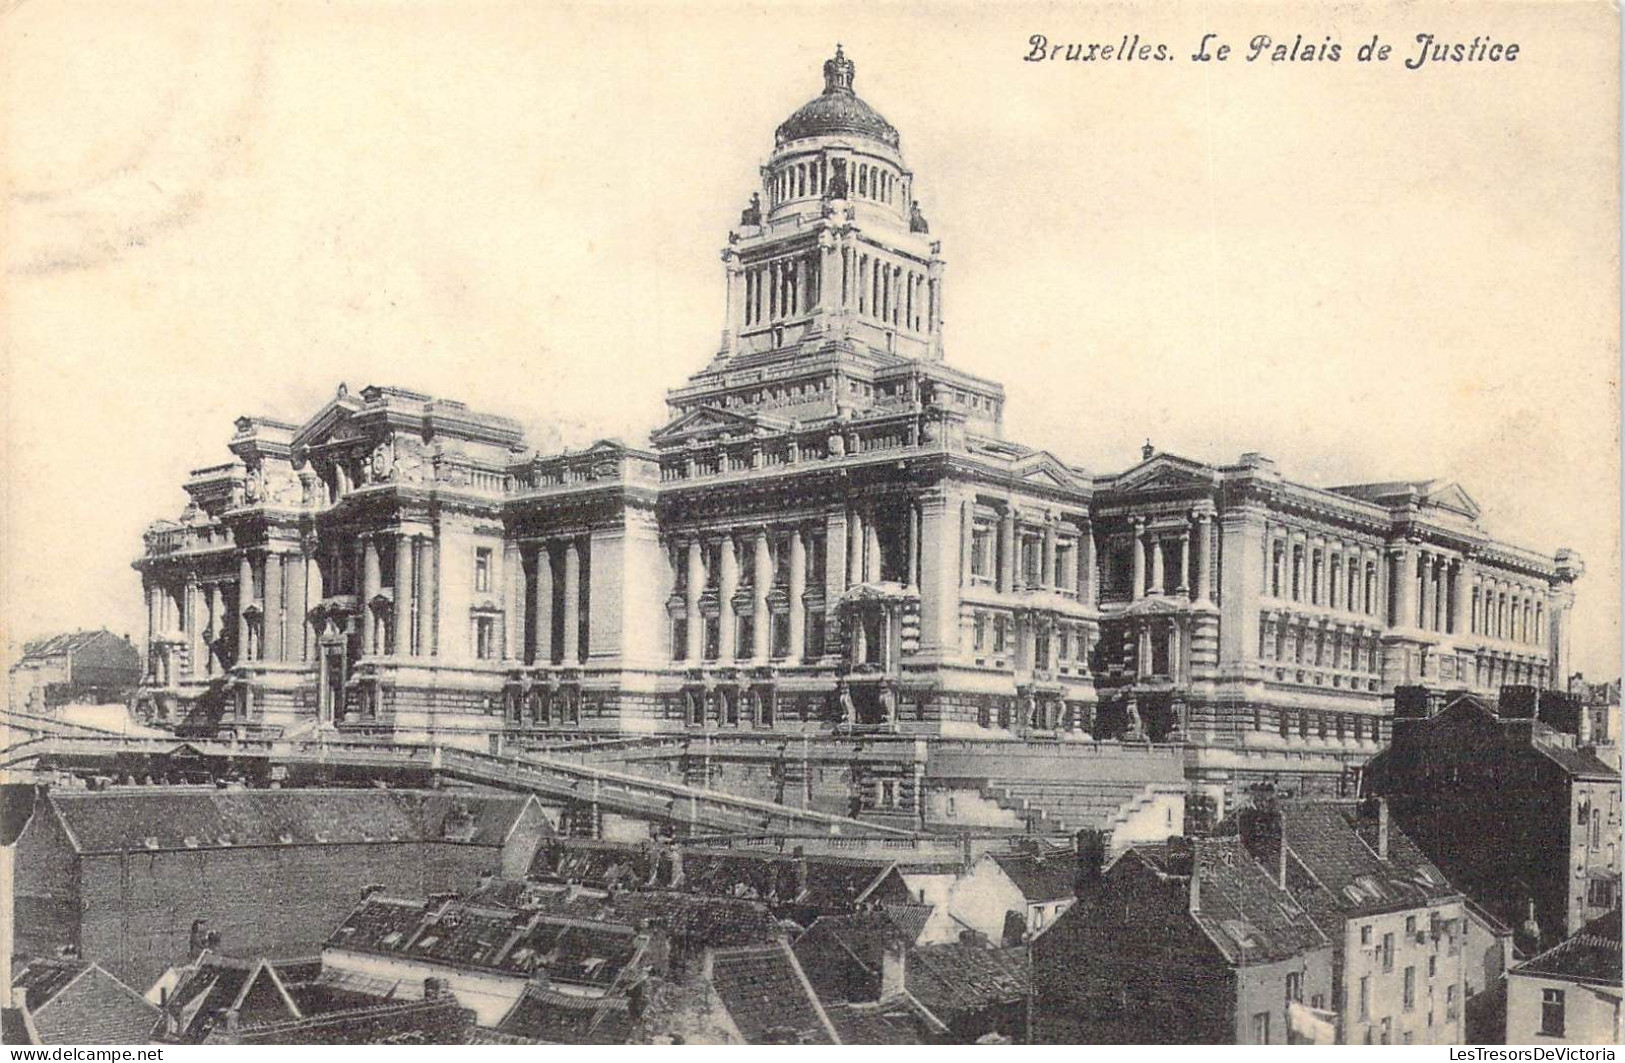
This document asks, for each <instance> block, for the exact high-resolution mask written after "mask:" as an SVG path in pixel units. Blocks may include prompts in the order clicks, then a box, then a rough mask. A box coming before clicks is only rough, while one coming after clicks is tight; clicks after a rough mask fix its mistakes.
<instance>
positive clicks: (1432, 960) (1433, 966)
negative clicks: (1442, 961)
mask: <svg viewBox="0 0 1625 1063" xmlns="http://www.w3.org/2000/svg"><path fill="white" fill-rule="evenodd" d="M1438 973H1439V957H1437V956H1429V957H1428V977H1429V978H1432V977H1434V976H1435V975H1437V974H1438Z"/></svg>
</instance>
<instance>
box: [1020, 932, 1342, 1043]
mask: <svg viewBox="0 0 1625 1063" xmlns="http://www.w3.org/2000/svg"><path fill="white" fill-rule="evenodd" d="M1040 940H1042V939H1040ZM1293 974H1296V975H1298V976H1299V978H1300V979H1301V985H1302V994H1303V1001H1304V1002H1305V1003H1312V1002H1313V1000H1314V999H1315V998H1316V997H1317V996H1318V997H1320V998H1321V999H1322V1000H1330V999H1331V995H1332V949H1331V946H1330V945H1327V946H1325V947H1324V948H1319V949H1313V950H1311V951H1309V952H1306V953H1303V954H1302V955H1299V956H1292V957H1289V958H1288V959H1284V960H1277V961H1276V962H1274V963H1250V964H1247V965H1246V966H1244V967H1239V968H1237V969H1236V972H1235V985H1236V996H1235V1012H1234V1014H1233V1017H1232V1020H1231V1021H1232V1024H1233V1028H1234V1031H1235V1032H1234V1036H1233V1037H1232V1038H1230V1039H1229V1040H1230V1043H1234V1044H1239V1045H1250V1044H1271V1045H1284V1044H1288V1043H1289V1038H1288V1027H1287V1008H1286V1003H1287V995H1286V987H1287V977H1288V976H1289V975H1293ZM1259 1015H1268V1016H1269V1030H1268V1037H1267V1038H1261V1037H1258V1036H1256V1034H1255V1030H1254V1027H1255V1025H1256V1024H1255V1019H1256V1017H1257V1016H1259Z"/></svg>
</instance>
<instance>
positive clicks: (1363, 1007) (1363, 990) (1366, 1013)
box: [1360, 975, 1371, 1022]
mask: <svg viewBox="0 0 1625 1063" xmlns="http://www.w3.org/2000/svg"><path fill="white" fill-rule="evenodd" d="M1370 1018H1371V977H1370V976H1369V975H1361V976H1360V1021H1361V1022H1365V1021H1367V1020H1368V1019H1370Z"/></svg>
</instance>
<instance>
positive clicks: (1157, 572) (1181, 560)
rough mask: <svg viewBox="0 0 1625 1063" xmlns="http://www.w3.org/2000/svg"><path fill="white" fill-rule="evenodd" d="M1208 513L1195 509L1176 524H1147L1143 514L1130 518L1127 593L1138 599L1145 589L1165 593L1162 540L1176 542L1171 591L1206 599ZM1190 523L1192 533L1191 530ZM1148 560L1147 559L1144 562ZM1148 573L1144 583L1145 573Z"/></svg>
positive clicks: (1165, 552) (1208, 570) (1210, 516)
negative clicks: (1131, 538) (1131, 540)
mask: <svg viewBox="0 0 1625 1063" xmlns="http://www.w3.org/2000/svg"><path fill="white" fill-rule="evenodd" d="M1212 519H1213V518H1212V514H1209V513H1197V514H1195V515H1194V516H1193V517H1192V518H1190V519H1188V520H1187V521H1186V522H1185V523H1184V524H1182V525H1180V526H1179V527H1177V528H1175V527H1160V526H1155V527H1154V526H1149V525H1148V523H1147V521H1146V519H1145V518H1144V517H1135V518H1134V556H1133V574H1132V577H1131V578H1132V584H1131V587H1130V594H1131V596H1132V598H1133V600H1134V601H1139V600H1140V599H1141V598H1143V597H1145V596H1146V595H1147V594H1148V593H1149V594H1153V595H1161V594H1165V593H1167V590H1166V588H1167V586H1168V574H1167V568H1166V566H1167V561H1166V554H1167V550H1166V549H1164V547H1163V544H1164V543H1165V542H1177V543H1178V546H1177V548H1176V549H1175V550H1174V564H1175V566H1177V567H1176V574H1177V576H1178V578H1177V579H1176V580H1175V582H1174V588H1173V593H1175V594H1180V595H1189V596H1190V598H1191V600H1192V601H1196V602H1207V601H1208V600H1209V594H1208V583H1209V582H1210V577H1209V573H1210V572H1211V567H1210V566H1211V565H1212V561H1211V550H1210V545H1211V540H1212V536H1211V534H1210V532H1209V527H1210V524H1211V521H1212ZM1193 525H1194V534H1193ZM1148 562H1149V563H1148ZM1148 575H1149V577H1150V585H1149V586H1147V579H1146V577H1147V576H1148Z"/></svg>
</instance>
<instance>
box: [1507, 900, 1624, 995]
mask: <svg viewBox="0 0 1625 1063" xmlns="http://www.w3.org/2000/svg"><path fill="white" fill-rule="evenodd" d="M1619 938H1620V910H1619V909H1618V908H1615V909H1614V910H1613V911H1611V912H1609V913H1608V914H1607V915H1604V916H1601V917H1599V918H1597V919H1593V920H1592V921H1591V922H1589V923H1587V924H1586V925H1585V926H1583V927H1581V928H1580V931H1579V933H1577V934H1575V935H1574V936H1573V937H1570V938H1565V939H1564V940H1563V941H1561V942H1559V943H1558V944H1556V945H1554V946H1552V947H1551V948H1549V949H1547V950H1546V951H1545V952H1542V953H1540V954H1539V955H1538V956H1535V957H1534V958H1533V959H1530V960H1526V961H1525V962H1523V963H1520V964H1519V965H1518V966H1516V967H1514V968H1513V969H1512V973H1513V974H1527V975H1534V976H1536V977H1540V978H1561V979H1565V980H1568V981H1574V982H1596V983H1599V984H1602V985H1608V986H1613V987H1614V988H1615V989H1616V990H1617V989H1618V988H1619V984H1620V977H1621V965H1620V951H1619Z"/></svg>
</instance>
